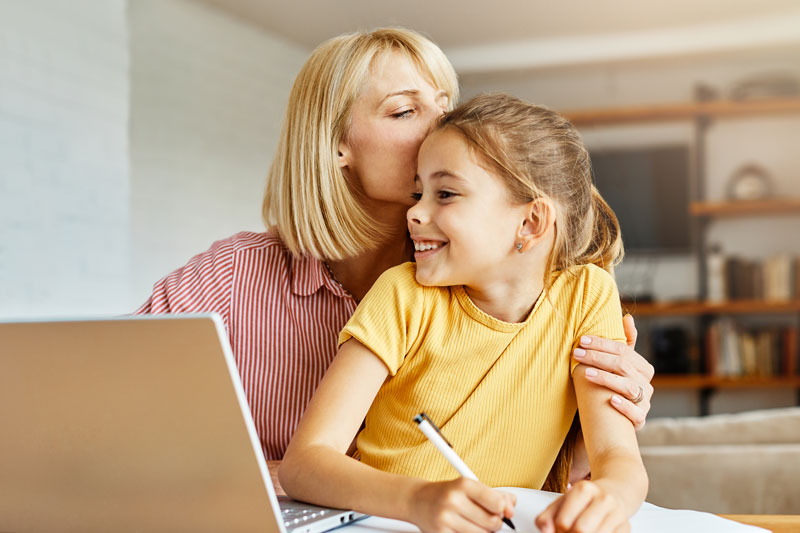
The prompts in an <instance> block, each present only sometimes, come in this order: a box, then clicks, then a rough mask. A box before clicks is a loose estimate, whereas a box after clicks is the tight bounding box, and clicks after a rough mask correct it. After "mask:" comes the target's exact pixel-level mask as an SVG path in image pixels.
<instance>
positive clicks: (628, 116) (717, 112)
mask: <svg viewBox="0 0 800 533" xmlns="http://www.w3.org/2000/svg"><path fill="white" fill-rule="evenodd" d="M779 113H800V98H788V99H775V100H760V101H759V100H756V101H730V100H720V101H714V102H699V103H676V104H666V105H651V106H637V107H620V108H611V109H581V110H572V111H563V112H561V114H562V115H564V116H565V117H566V118H568V119H569V120H570V121H571V122H572V123H573V124H574V125H575V126H577V127H584V126H601V125H602V126H608V125H614V124H634V123H642V122H673V121H682V120H693V119H697V118H723V117H743V116H748V115H765V114H766V115H769V114H779Z"/></svg>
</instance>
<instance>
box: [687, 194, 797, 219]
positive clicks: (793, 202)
mask: <svg viewBox="0 0 800 533" xmlns="http://www.w3.org/2000/svg"><path fill="white" fill-rule="evenodd" d="M689 213H690V214H691V215H694V216H698V217H741V216H748V215H786V214H800V198H784V199H774V200H757V201H742V202H692V203H691V204H689Z"/></svg>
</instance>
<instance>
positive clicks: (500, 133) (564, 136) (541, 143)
mask: <svg viewBox="0 0 800 533" xmlns="http://www.w3.org/2000/svg"><path fill="white" fill-rule="evenodd" d="M445 128H454V129H456V130H457V131H459V132H460V133H461V134H462V135H463V136H464V138H465V139H466V140H467V142H468V143H469V145H470V148H471V149H472V150H474V151H475V153H476V154H477V155H478V156H479V157H478V159H479V160H481V161H483V162H485V163H486V164H487V165H488V166H489V170H491V171H493V172H494V173H495V174H497V175H498V176H499V177H501V178H502V179H503V180H504V181H505V183H506V185H507V186H508V189H509V191H510V192H511V195H512V198H513V199H514V200H515V201H519V202H521V203H529V202H532V201H533V200H536V199H538V198H547V199H549V200H550V201H552V202H553V204H554V205H555V211H556V223H555V243H554V245H553V250H552V252H551V254H550V257H549V258H548V264H547V267H546V269H545V272H546V273H547V275H545V280H544V282H545V289H547V288H549V284H550V283H551V282H552V279H553V278H552V276H550V275H549V273H552V272H555V271H568V269H569V268H570V267H572V266H575V265H588V264H593V265H597V266H599V267H601V268H603V269H604V270H606V271H608V272H609V273H610V274H612V275H613V274H614V267H615V266H616V265H618V264H619V262H620V261H621V260H622V256H623V254H624V250H623V246H622V236H621V233H620V229H619V222H618V221H617V217H616V215H615V214H614V212H613V211H612V210H611V208H610V207H609V205H608V203H606V201H605V200H604V199H603V197H602V196H600V193H599V192H598V191H597V188H595V186H594V184H593V183H592V165H591V161H590V160H589V152H588V151H587V150H586V147H585V146H584V145H583V141H582V140H581V137H580V135H579V134H578V132H577V130H576V129H575V128H574V127H573V125H572V124H571V123H570V122H569V121H568V120H567V119H565V118H564V117H562V116H560V115H559V114H558V113H556V112H554V111H552V110H550V109H548V108H546V107H543V106H538V105H533V104H530V103H527V102H523V101H522V100H520V99H518V98H514V97H513V96H509V95H507V94H501V93H490V94H482V95H478V96H476V97H474V98H472V99H471V100H470V101H468V102H466V103H464V104H462V105H460V106H458V107H457V108H456V109H454V110H453V111H450V112H449V113H447V114H446V115H444V116H443V117H442V119H441V120H440V121H439V123H438V124H437V126H436V128H435V130H441V129H445ZM435 130H434V131H435ZM579 429H580V422H579V420H578V416H577V415H576V416H575V419H574V420H573V424H572V427H571V428H570V431H569V433H568V435H567V437H566V439H565V441H564V444H563V446H562V447H561V450H560V452H559V454H558V457H557V458H556V460H555V463H554V464H553V466H552V469H551V470H550V473H549V475H548V476H547V480H546V481H545V484H544V486H543V489H544V490H549V491H553V492H563V491H564V490H566V487H567V481H568V479H569V470H570V466H571V463H572V456H573V452H574V448H575V439H576V437H577V433H578V431H579Z"/></svg>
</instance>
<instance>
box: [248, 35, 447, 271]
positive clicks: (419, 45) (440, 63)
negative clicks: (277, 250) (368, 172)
mask: <svg viewBox="0 0 800 533" xmlns="http://www.w3.org/2000/svg"><path fill="white" fill-rule="evenodd" d="M393 51H397V52H400V53H402V54H404V55H405V56H407V57H408V58H409V59H410V60H411V61H412V63H413V64H414V65H416V66H417V68H418V69H419V71H420V73H421V74H422V75H423V76H425V77H427V78H428V80H429V81H430V82H431V84H432V85H433V86H434V87H436V88H437V89H439V90H442V91H444V92H445V93H447V96H448V101H449V103H448V108H449V109H452V107H453V105H454V103H455V101H456V100H457V99H458V81H457V78H456V73H455V70H454V69H453V66H452V65H451V64H450V62H449V61H448V60H447V57H445V55H444V53H443V52H442V51H441V50H440V49H439V47H438V46H436V45H435V44H434V43H432V42H431V41H430V40H428V39H427V38H425V37H423V36H422V35H420V34H418V33H416V32H413V31H410V30H406V29H401V28H380V29H377V30H375V31H372V32H359V33H351V34H346V35H340V36H338V37H335V38H333V39H331V40H329V41H326V42H324V43H322V44H321V45H319V46H318V47H317V48H316V49H315V50H314V51H313V52H312V54H311V57H309V58H308V61H306V63H305V65H303V68H302V69H301V70H300V73H299V74H298V75H297V79H295V82H294V86H293V87H292V90H291V93H290V94H289V104H288V106H287V109H286V116H285V118H284V121H283V128H282V131H281V136H280V140H279V142H278V147H277V149H276V152H275V157H274V159H273V161H272V166H271V167H270V170H269V175H268V177H267V187H266V191H265V194H264V204H263V218H264V223H265V224H266V226H267V227H268V228H270V229H272V231H274V232H275V233H277V235H278V236H279V237H280V238H281V240H282V241H283V242H284V244H285V245H286V247H287V248H288V249H289V250H290V251H291V252H292V253H293V254H294V255H296V256H302V255H310V256H312V257H315V258H317V259H320V260H326V259H332V260H341V259H343V258H345V257H352V256H355V255H358V254H360V253H363V252H364V251H366V250H367V249H369V248H372V247H374V246H375V245H376V244H377V243H379V242H380V241H381V240H382V238H383V235H384V231H385V230H386V228H385V227H383V226H382V225H381V224H380V223H379V222H378V221H377V220H375V219H374V217H372V216H370V214H369V213H367V211H366V210H365V209H364V202H363V199H362V198H361V193H360V192H358V188H357V187H354V186H353V184H349V183H348V182H347V179H346V178H345V176H344V173H343V172H342V169H341V168H339V165H338V146H339V143H340V142H341V141H342V140H344V139H346V137H347V133H348V129H349V125H350V119H351V115H352V110H353V104H354V103H355V101H356V100H357V99H358V97H359V95H360V94H361V92H362V91H363V90H364V88H365V87H366V85H367V82H368V79H369V75H370V68H371V66H372V65H373V64H374V63H375V61H376V59H377V58H379V57H382V56H383V55H384V54H386V53H389V52H393Z"/></svg>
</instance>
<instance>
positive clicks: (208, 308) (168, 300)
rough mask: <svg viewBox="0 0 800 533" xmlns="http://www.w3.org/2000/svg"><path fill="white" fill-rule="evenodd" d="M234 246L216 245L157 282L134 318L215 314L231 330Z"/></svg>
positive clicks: (230, 244)
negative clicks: (183, 314) (177, 314)
mask: <svg viewBox="0 0 800 533" xmlns="http://www.w3.org/2000/svg"><path fill="white" fill-rule="evenodd" d="M233 256H234V252H233V243H232V241H231V240H230V239H226V240H222V241H218V242H215V243H214V244H213V245H212V246H211V248H209V249H208V250H207V251H205V252H203V253H201V254H198V255H196V256H194V257H192V258H191V259H190V260H189V262H188V263H186V265H184V266H182V267H181V268H179V269H177V270H175V271H174V272H172V273H170V274H168V275H167V276H165V277H163V278H161V279H160V280H158V281H157V282H156V283H155V285H153V292H152V293H151V294H150V297H149V298H148V299H147V301H146V302H145V303H144V304H142V306H141V307H139V308H138V309H137V310H136V311H135V313H134V314H137V315H140V314H164V313H197V312H216V313H218V314H219V315H220V316H221V317H222V319H223V322H224V323H225V327H226V328H227V327H228V318H229V316H230V302H231V293H232V288H233Z"/></svg>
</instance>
